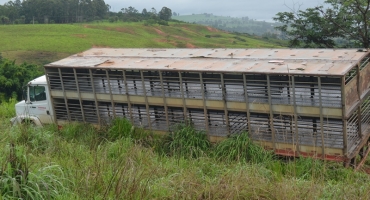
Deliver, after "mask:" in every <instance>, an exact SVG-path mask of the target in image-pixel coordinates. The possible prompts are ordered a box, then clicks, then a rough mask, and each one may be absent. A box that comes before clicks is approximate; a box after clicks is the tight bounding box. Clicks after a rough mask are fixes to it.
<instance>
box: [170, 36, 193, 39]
mask: <svg viewBox="0 0 370 200" xmlns="http://www.w3.org/2000/svg"><path fill="white" fill-rule="evenodd" d="M171 36H172V37H174V38H176V39H179V40H190V39H189V38H186V37H181V36H178V35H171Z"/></svg>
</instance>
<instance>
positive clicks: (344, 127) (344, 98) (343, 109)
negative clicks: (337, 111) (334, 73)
mask: <svg viewBox="0 0 370 200" xmlns="http://www.w3.org/2000/svg"><path fill="white" fill-rule="evenodd" d="M357 75H358V74H357ZM341 82H342V86H341V90H342V122H343V155H345V156H346V157H347V156H348V152H347V148H348V147H347V145H348V138H347V120H346V92H345V91H346V90H345V88H346V79H345V76H343V77H342V81H341ZM347 159H348V158H347ZM344 164H345V166H346V167H348V166H349V161H346V162H345V163H344Z"/></svg>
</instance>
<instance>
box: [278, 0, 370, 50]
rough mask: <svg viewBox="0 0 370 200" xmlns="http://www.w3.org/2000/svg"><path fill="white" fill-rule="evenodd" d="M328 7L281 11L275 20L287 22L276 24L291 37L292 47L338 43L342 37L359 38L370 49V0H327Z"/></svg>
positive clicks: (363, 45) (358, 40)
mask: <svg viewBox="0 0 370 200" xmlns="http://www.w3.org/2000/svg"><path fill="white" fill-rule="evenodd" d="M325 4H327V6H317V7H315V8H308V9H306V10H304V11H302V10H299V11H292V12H279V13H277V15H276V17H274V20H275V21H278V22H281V23H283V24H284V25H282V26H278V27H276V28H277V29H278V30H280V31H282V32H283V33H285V34H286V35H287V36H288V38H289V39H290V45H291V46H301V45H302V43H303V44H304V46H305V47H329V48H332V47H334V46H335V40H336V39H338V38H341V39H344V40H347V41H355V42H356V43H359V44H360V46H361V47H363V48H369V45H370V41H369V39H370V38H369V25H370V24H369V23H370V1H369V0H326V1H325Z"/></svg>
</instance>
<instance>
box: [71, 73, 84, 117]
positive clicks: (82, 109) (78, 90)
mask: <svg viewBox="0 0 370 200" xmlns="http://www.w3.org/2000/svg"><path fill="white" fill-rule="evenodd" d="M73 74H74V77H75V82H76V88H77V94H78V100H79V101H80V108H81V114H82V120H83V122H85V123H86V116H85V112H84V107H83V105H82V98H81V92H80V86H79V85H78V77H77V73H76V68H73Z"/></svg>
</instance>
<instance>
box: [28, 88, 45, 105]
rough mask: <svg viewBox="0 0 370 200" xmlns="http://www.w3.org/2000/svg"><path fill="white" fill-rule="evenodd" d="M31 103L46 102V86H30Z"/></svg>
mask: <svg viewBox="0 0 370 200" xmlns="http://www.w3.org/2000/svg"><path fill="white" fill-rule="evenodd" d="M29 91H30V101H31V102H33V101H44V100H46V93H45V87H44V86H29Z"/></svg>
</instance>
